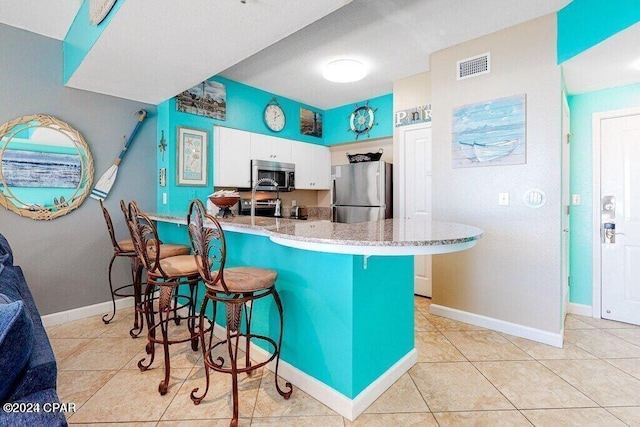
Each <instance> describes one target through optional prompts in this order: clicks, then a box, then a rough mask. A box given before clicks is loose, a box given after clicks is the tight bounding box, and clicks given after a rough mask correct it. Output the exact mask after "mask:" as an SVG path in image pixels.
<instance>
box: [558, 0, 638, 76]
mask: <svg viewBox="0 0 640 427" xmlns="http://www.w3.org/2000/svg"><path fill="white" fill-rule="evenodd" d="M557 17H558V41H557V44H558V64H562V63H563V62H564V61H566V60H567V59H570V58H572V57H574V56H576V55H577V54H579V53H580V52H583V51H585V50H587V49H589V48H590V47H592V46H595V45H596V44H598V43H600V42H601V41H603V40H605V39H607V38H609V37H611V36H612V35H614V34H616V33H617V32H619V31H622V30H624V29H625V28H627V27H629V26H631V25H633V24H635V23H636V22H638V21H640V2H638V0H607V1H603V0H573V1H572V2H571V3H569V4H568V5H567V6H566V7H564V8H563V9H561V10H560V11H558V15H557Z"/></svg>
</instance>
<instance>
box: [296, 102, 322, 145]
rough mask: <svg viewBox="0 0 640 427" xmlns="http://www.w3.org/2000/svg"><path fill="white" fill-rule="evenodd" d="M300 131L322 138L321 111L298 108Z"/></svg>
mask: <svg viewBox="0 0 640 427" xmlns="http://www.w3.org/2000/svg"><path fill="white" fill-rule="evenodd" d="M300 133H301V134H303V135H311V136H317V137H318V138H322V113H317V112H315V111H311V110H307V109H306V108H300Z"/></svg>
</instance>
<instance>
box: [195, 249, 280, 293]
mask: <svg viewBox="0 0 640 427" xmlns="http://www.w3.org/2000/svg"><path fill="white" fill-rule="evenodd" d="M192 258H193V257H192ZM277 278H278V273H277V272H275V271H273V270H268V269H266V268H257V267H232V268H225V270H224V283H225V284H226V285H227V289H228V290H229V292H231V293H234V294H235V293H244V292H256V291H261V290H264V289H269V288H270V287H272V286H273V285H274V284H275V283H276V279H277ZM205 286H206V287H207V290H211V291H214V292H225V290H224V288H223V287H222V283H220V282H218V283H216V284H215V285H213V286H209V285H208V284H207V283H206V282H205Z"/></svg>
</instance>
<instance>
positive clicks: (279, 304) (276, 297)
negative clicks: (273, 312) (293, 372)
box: [273, 288, 293, 399]
mask: <svg viewBox="0 0 640 427" xmlns="http://www.w3.org/2000/svg"><path fill="white" fill-rule="evenodd" d="M273 299H274V300H275V302H276V306H277V307H278V314H279V315H280V338H279V339H278V348H277V349H276V351H277V352H278V355H277V356H276V372H275V376H276V378H275V379H276V389H277V390H278V393H280V396H282V397H284V398H285V399H289V398H290V397H291V392H292V391H293V386H292V385H291V383H290V382H289V381H286V382H285V384H284V385H285V387H286V388H287V389H288V390H287V391H283V390H282V389H281V388H280V385H279V384H278V368H279V366H280V350H281V348H282V333H283V331H284V319H283V316H282V301H280V295H278V291H276V289H275V288H273Z"/></svg>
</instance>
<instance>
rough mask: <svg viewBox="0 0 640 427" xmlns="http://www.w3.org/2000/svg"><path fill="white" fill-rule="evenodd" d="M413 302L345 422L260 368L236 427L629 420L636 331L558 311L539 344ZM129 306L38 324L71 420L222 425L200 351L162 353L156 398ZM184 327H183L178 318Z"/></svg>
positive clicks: (634, 422) (635, 405)
mask: <svg viewBox="0 0 640 427" xmlns="http://www.w3.org/2000/svg"><path fill="white" fill-rule="evenodd" d="M429 303H430V300H428V299H425V298H419V297H416V299H415V319H416V322H415V336H416V348H417V349H418V360H419V362H418V363H417V364H416V365H415V366H414V367H413V368H412V369H411V370H410V371H409V372H408V373H407V374H405V375H404V376H403V377H401V378H400V379H399V380H398V381H397V382H396V383H395V384H394V385H393V386H392V387H391V388H390V389H389V390H388V391H387V392H386V393H384V394H383V395H382V396H381V397H380V398H379V399H378V400H377V401H376V402H374V403H373V405H371V406H370V407H369V408H368V409H367V410H366V411H365V413H364V414H362V415H361V416H360V417H358V418H357V419H356V420H355V421H353V422H351V421H349V420H347V419H345V418H343V417H341V416H340V415H338V414H336V413H335V412H333V411H332V410H331V409H329V408H328V407H326V406H324V405H323V404H322V403H320V402H318V401H317V400H315V399H314V398H312V397H310V396H309V395H307V394H305V393H304V392H302V391H301V390H299V389H294V393H293V396H292V397H291V399H290V400H288V401H284V400H282V399H281V398H280V396H279V395H278V394H277V393H276V391H275V389H274V384H273V382H274V378H273V376H272V375H271V374H270V372H269V371H264V372H260V373H258V374H256V375H254V376H252V377H247V376H244V377H243V378H242V380H241V382H240V396H241V404H240V417H241V419H240V425H241V426H249V425H251V426H262V425H274V426H296V427H298V426H367V427H369V426H393V427H401V426H531V425H535V426H553V427H556V426H581V427H584V426H625V425H627V426H640V327H638V326H633V325H627V324H624V323H617V322H610V321H605V320H599V319H591V318H587V317H582V316H575V315H569V316H568V317H567V321H566V323H565V327H566V333H565V346H564V348H562V349H558V348H555V347H550V346H546V345H543V344H539V343H535V342H532V341H528V340H525V339H522V338H517V337H513V336H510V335H506V334H501V333H497V332H493V331H488V330H484V329H482V328H478V327H476V326H472V325H467V324H465V323H460V322H455V321H452V320H449V319H445V318H442V317H438V316H434V315H432V314H430V313H429ZM132 323H133V314H132V311H131V310H123V311H119V312H118V313H117V315H116V318H115V320H114V322H113V323H111V324H109V325H104V324H103V323H102V321H101V320H100V316H96V317H93V318H90V319H85V320H82V321H78V322H72V323H67V324H64V325H58V326H53V327H50V328H48V329H47V331H48V334H49V337H50V338H51V342H52V345H53V348H54V351H55V353H56V358H57V360H58V368H59V375H58V394H59V395H60V399H61V401H62V402H74V403H75V404H76V407H77V408H78V409H77V412H75V413H74V414H71V415H70V416H68V420H69V423H70V424H72V425H85V424H91V425H101V424H110V425H116V423H119V425H127V426H138V425H140V426H147V425H148V426H183V425H184V426H200V425H202V426H204V425H207V426H210V425H215V426H218V425H219V426H227V425H228V423H229V418H230V417H231V406H230V402H231V396H230V389H231V382H230V378H229V377H228V376H227V375H222V374H214V375H213V376H212V383H211V389H210V391H209V394H208V395H207V397H206V398H205V399H204V400H203V401H202V403H201V404H200V405H198V406H195V405H193V403H192V402H191V400H190V399H189V393H190V392H191V390H192V389H193V388H195V387H203V386H204V370H203V368H202V367H201V361H200V359H201V358H200V354H199V353H194V352H193V351H191V349H190V348H189V346H188V345H181V346H177V345H176V346H172V348H171V360H172V371H171V383H170V385H169V391H168V393H167V394H166V395H165V396H160V395H159V394H158V393H157V391H156V390H157V386H158V382H159V381H160V379H161V378H162V376H163V370H162V365H161V361H162V356H161V355H160V356H159V358H158V359H156V362H155V363H154V365H153V367H152V369H150V370H148V371H146V372H140V370H139V369H137V367H136V364H137V361H138V360H140V359H142V358H144V357H145V353H144V349H143V346H144V341H143V339H142V338H139V339H135V340H134V339H131V338H130V337H129V335H128V331H129V329H130V328H131V325H132ZM183 325H184V324H183Z"/></svg>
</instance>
